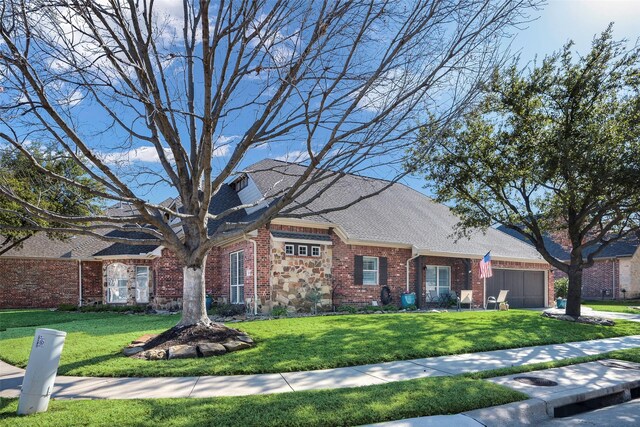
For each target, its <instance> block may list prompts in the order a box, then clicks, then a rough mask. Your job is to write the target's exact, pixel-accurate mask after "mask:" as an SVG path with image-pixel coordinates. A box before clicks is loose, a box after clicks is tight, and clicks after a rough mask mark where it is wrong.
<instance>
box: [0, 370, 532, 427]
mask: <svg viewBox="0 0 640 427" xmlns="http://www.w3.org/2000/svg"><path fill="white" fill-rule="evenodd" d="M523 398H524V395H522V394H520V393H517V392H514V391H511V390H509V389H506V388H503V387H500V386H497V385H495V384H491V383H488V382H484V381H480V380H472V379H468V378H455V379H452V378H443V377H439V378H426V379H421V380H413V381H406V382H403V383H394V384H383V385H379V386H370V387H359V388H347V389H337V390H319V391H306V392H297V393H284V394H273V395H259V396H245V397H231V398H226V397H222V398H214V399H149V400H129V401H109V402H100V401H95V400H94V401H91V400H83V401H68V400H66V401H52V402H51V409H50V411H49V412H48V413H46V414H38V415H35V416H30V417H19V416H17V415H15V405H16V404H17V402H16V401H15V400H7V401H3V400H0V402H2V403H3V404H4V407H5V408H7V409H6V410H5V411H4V413H0V420H6V421H8V422H9V423H11V424H13V425H28V424H30V423H31V424H37V423H40V424H43V425H44V424H46V423H49V424H54V425H67V424H70V423H71V422H73V421H74V420H75V422H78V420H82V422H83V423H85V424H90V425H113V423H117V424H118V425H136V426H137V425H150V426H156V425H158V424H159V423H163V424H170V425H172V426H192V425H225V426H326V425H336V426H341V425H345V426H346V425H361V424H367V423H372V422H378V421H387V420H393V419H401V418H409V417H415V416H427V415H437V414H447V413H449V414H451V413H459V412H463V411H466V410H470V409H475V408H478V407H485V406H492V405H499V404H503V403H508V402H512V401H516V400H521V399H523Z"/></svg>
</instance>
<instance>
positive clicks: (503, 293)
mask: <svg viewBox="0 0 640 427" xmlns="http://www.w3.org/2000/svg"><path fill="white" fill-rule="evenodd" d="M508 293H509V291H508V290H507V291H505V290H500V293H499V294H498V298H496V297H493V296H491V297H489V298H487V303H486V304H485V306H484V309H485V310H486V309H487V307H488V306H489V304H493V307H494V308H495V309H496V310H497V309H498V308H500V304H501V303H503V302H507V294H508Z"/></svg>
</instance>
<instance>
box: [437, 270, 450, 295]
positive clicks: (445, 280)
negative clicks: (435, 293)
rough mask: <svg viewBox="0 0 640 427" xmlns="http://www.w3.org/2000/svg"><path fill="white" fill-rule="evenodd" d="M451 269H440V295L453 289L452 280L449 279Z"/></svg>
mask: <svg viewBox="0 0 640 427" xmlns="http://www.w3.org/2000/svg"><path fill="white" fill-rule="evenodd" d="M449 276H450V274H449V268H447V267H440V268H438V287H439V288H440V289H439V292H440V293H448V292H449V291H450V289H451V278H450V277H449Z"/></svg>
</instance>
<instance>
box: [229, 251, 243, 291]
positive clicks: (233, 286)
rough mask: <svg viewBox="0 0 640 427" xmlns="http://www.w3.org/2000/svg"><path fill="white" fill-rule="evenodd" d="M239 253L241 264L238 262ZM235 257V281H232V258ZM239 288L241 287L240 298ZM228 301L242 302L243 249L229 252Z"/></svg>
mask: <svg viewBox="0 0 640 427" xmlns="http://www.w3.org/2000/svg"><path fill="white" fill-rule="evenodd" d="M240 254H242V265H241V264H240V262H239V260H240ZM234 257H235V258H236V271H235V273H236V283H234V281H233V277H234V275H233V271H232V269H233V258H234ZM240 288H242V299H240ZM229 301H230V302H231V304H244V251H236V252H231V253H230V254H229Z"/></svg>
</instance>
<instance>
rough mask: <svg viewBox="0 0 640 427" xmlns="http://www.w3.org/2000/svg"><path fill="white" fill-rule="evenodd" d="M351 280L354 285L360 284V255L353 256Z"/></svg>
mask: <svg viewBox="0 0 640 427" xmlns="http://www.w3.org/2000/svg"><path fill="white" fill-rule="evenodd" d="M353 282H354V284H355V285H362V255H356V256H355V265H354V267H353Z"/></svg>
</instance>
